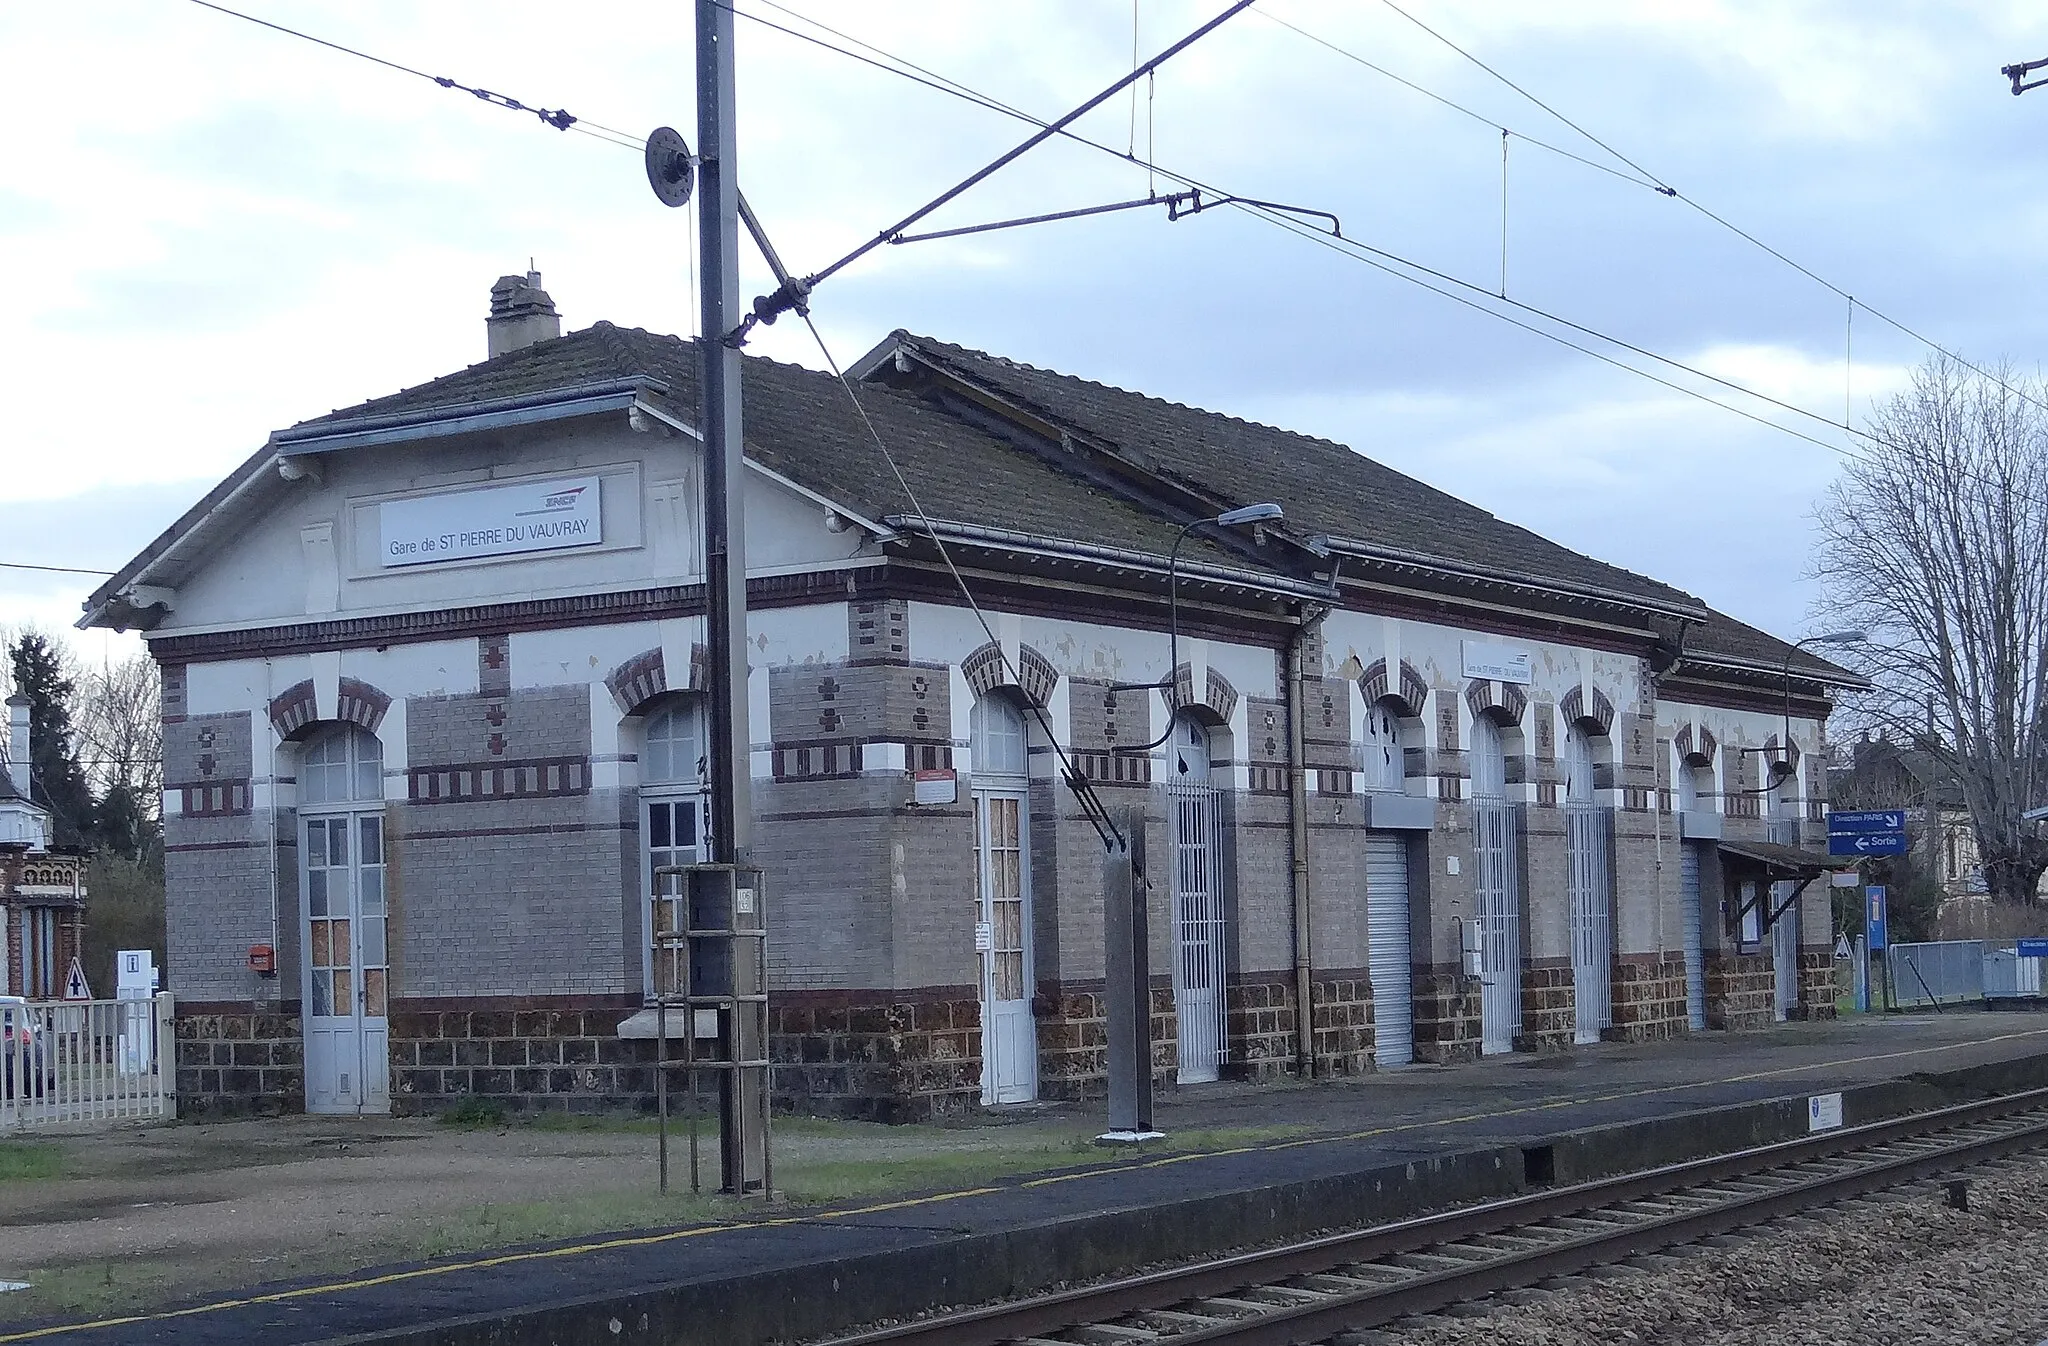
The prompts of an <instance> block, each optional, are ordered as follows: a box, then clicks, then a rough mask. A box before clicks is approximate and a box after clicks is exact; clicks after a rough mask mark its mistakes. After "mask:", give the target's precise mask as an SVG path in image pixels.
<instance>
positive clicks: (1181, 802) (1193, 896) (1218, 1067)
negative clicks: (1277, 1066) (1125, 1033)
mask: <svg viewBox="0 0 2048 1346" xmlns="http://www.w3.org/2000/svg"><path fill="white" fill-rule="evenodd" d="M1168 748H1169V751H1168V753H1167V772H1168V775H1167V784H1166V796H1167V803H1168V807H1169V808H1170V809H1171V810H1172V814H1173V943H1174V952H1175V956H1174V960H1173V1007H1174V1014H1175V1018H1176V1020H1177V1022H1178V1024H1179V1034H1178V1036H1179V1042H1180V1061H1179V1066H1180V1070H1179V1079H1180V1082H1181V1083H1183V1084H1199V1083H1203V1082H1205V1081H1208V1080H1213V1079H1216V1078H1217V1077H1218V1076H1219V1075H1221V1073H1222V1068H1223V1052H1224V1008H1225V1006H1224V954H1225V948H1224V943H1225V934H1226V932H1225V928H1224V915H1223V883H1222V875H1223V857H1222V855H1221V853H1220V850H1219V846H1218V840H1219V838H1218V833H1219V832H1221V831H1222V817H1223V808H1222V800H1221V797H1220V796H1219V794H1218V791H1217V789H1216V786H1215V783H1214V774H1215V773H1214V767H1213V765H1212V763H1213V758H1212V755H1211V751H1210V742H1209V731H1208V730H1207V729H1206V728H1204V727H1203V726H1202V724H1201V723H1200V722H1198V721H1197V720H1195V719H1194V718H1192V717H1191V716H1187V715H1182V716H1180V717H1178V718H1177V719H1175V721H1174V724H1173V735H1172V737H1171V738H1170V739H1169V740H1168Z"/></svg>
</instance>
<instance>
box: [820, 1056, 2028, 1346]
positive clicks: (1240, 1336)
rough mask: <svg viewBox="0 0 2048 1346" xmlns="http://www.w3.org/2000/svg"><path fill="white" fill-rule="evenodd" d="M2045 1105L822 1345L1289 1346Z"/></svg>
mask: <svg viewBox="0 0 2048 1346" xmlns="http://www.w3.org/2000/svg"><path fill="white" fill-rule="evenodd" d="M2044 1147H2048V1090H2038V1091H2034V1092H2030V1093H2024V1094H2014V1095H2010V1096H2007V1097H2003V1098H1997V1099H1988V1100H1985V1101H1982V1102H1978V1103H1969V1104H1964V1105H1962V1106H1960V1107H1954V1108H1946V1109H1942V1110H1940V1111H1937V1112H1928V1113H1920V1114H1917V1115H1914V1116H1911V1117H1902V1118H1899V1119H1896V1120H1894V1121H1888V1122H1879V1123H1875V1124H1872V1125H1868V1126H1861V1127H1855V1128H1850V1129H1846V1130H1842V1131H1833V1132H1826V1133H1822V1134H1820V1135H1816V1136H1809V1137H1805V1138H1803V1139H1800V1140H1794V1141H1788V1142H1784V1143H1782V1144H1778V1145H1769V1146H1764V1147H1762V1148H1759V1149H1753V1150H1744V1151H1741V1152H1738V1153H1735V1154H1729V1155H1720V1156H1716V1157H1714V1158H1710V1159H1700V1160H1694V1161H1691V1162H1688V1163H1683V1164H1674V1165H1670V1166H1668V1167H1665V1168H1659V1169H1652V1170H1648V1171H1646V1172H1642V1173H1631V1174H1625V1175H1623V1176H1620V1177H1616V1178H1607V1179H1602V1180H1600V1181H1598V1182H1589V1183H1583V1184H1579V1185H1575V1186H1571V1187H1563V1188H1555V1189H1549V1190H1544V1191H1539V1192H1535V1193H1532V1194H1529V1195H1526V1196H1520V1197H1515V1198H1511V1199H1509V1200H1505V1201H1497V1202H1489V1203H1487V1204H1485V1205H1480V1206H1472V1207H1467V1208H1464V1209H1460V1210H1454V1211H1449V1212H1446V1213H1443V1214H1439V1215H1431V1216H1426V1217H1422V1218H1419V1219H1413V1220H1404V1221H1401V1222H1400V1223H1397V1224H1390V1225H1380V1226H1375V1227H1373V1228H1369V1229H1362V1230H1356V1231H1350V1232H1346V1233H1341V1234H1333V1235H1327V1236H1324V1237H1321V1238H1317V1239H1312V1240H1309V1241H1306V1242H1302V1243H1295V1244H1289V1245H1285V1246H1282V1247H1277V1248H1271V1249H1263V1250H1260V1251H1257V1252H1250V1253H1242V1254H1238V1255H1234V1256H1229V1257H1223V1258H1218V1259H1215V1260H1212V1261H1206V1262H1197V1263H1191V1264H1188V1265H1184V1266H1177V1267H1171V1268H1168V1269H1166V1270H1162V1271H1154V1272H1148V1273H1145V1274H1142V1275H1138V1276H1131V1277H1127V1278H1124V1279H1120V1280H1114V1281H1107V1282H1102V1283H1098V1284H1093V1285H1088V1286H1083V1287H1080V1288H1077V1289H1070V1290H1063V1291H1058V1292H1055V1293H1052V1294H1047V1295H1040V1296H1035V1297H1031V1298H1025V1299H1018V1300H1013V1301H1007V1302H1004V1303H1001V1304H992V1305H987V1306H984V1307H980V1308H974V1309H966V1310H961V1311H956V1312H951V1313H946V1314H943V1315H937V1316H933V1317H930V1318H924V1319H919V1320H917V1321H915V1322H907V1323H899V1324H894V1325H891V1326H888V1327H884V1328H879V1329H875V1330H872V1331H867V1332H862V1333H859V1334H857V1335H854V1336H845V1337H838V1338H834V1339H833V1341H832V1343H831V1346H998V1344H999V1343H1025V1344H1026V1346H1119V1344H1121V1343H1145V1342H1171V1343H1173V1346H1197V1343H1210V1342H1215V1343H1229V1346H1296V1344H1297V1343H1303V1342H1315V1341H1319V1340H1322V1339H1325V1338H1328V1337H1331V1336H1334V1335H1336V1334H1338V1333H1340V1332H1345V1331H1358V1330H1364V1329H1368V1328H1372V1327H1376V1326H1379V1325H1382V1324H1386V1323H1390V1322H1393V1321H1395V1320H1397V1319H1400V1318H1403V1317H1406V1316H1408V1315H1410V1314H1420V1313H1431V1312H1435V1311H1437V1310H1440V1309H1444V1308H1448V1307H1450V1306H1451V1305H1454V1304H1458V1303H1461V1302H1466V1301H1470V1300H1474V1299H1478V1298H1482V1297H1484V1296H1486V1295H1489V1294H1493V1293H1495V1292H1497V1291H1501V1290H1507V1289H1513V1288H1516V1287H1521V1286H1528V1285H1534V1284H1537V1283H1538V1282H1541V1281H1545V1280H1548V1279H1550V1278H1552V1277H1556V1276H1564V1275H1570V1274H1572V1273H1574V1272H1579V1271H1584V1270H1586V1269H1588V1268H1591V1267H1595V1266H1600V1265H1605V1264H1612V1263H1616V1262H1622V1261H1626V1260H1627V1259H1629V1258H1632V1257H1638V1256H1641V1255H1643V1254H1647V1253H1654V1252H1658V1251H1660V1250H1663V1249H1666V1248H1671V1247H1674V1246H1677V1245H1681V1244H1686V1243H1691V1242H1693V1241H1695V1240H1698V1239H1702V1238H1706V1237H1709V1236H1712V1235H1715V1234H1722V1233H1727V1232H1729V1231H1732V1230H1736V1229H1740V1228H1743V1227H1745V1226H1749V1225H1755V1224H1760V1223H1762V1222H1764V1221H1767V1220H1771V1219H1775V1218H1777V1217H1779V1216H1783V1215H1790V1214H1793V1213H1795V1212H1797V1211H1801V1210H1807V1209H1811V1208H1813V1207H1816V1206H1824V1205H1828V1204H1831V1203H1834V1202H1837V1201H1841V1200H1844V1199H1846V1198H1849V1197H1854V1196H1859V1195H1863V1194H1865V1193H1869V1192H1875V1191H1881V1190H1884V1189H1886V1188H1891V1187H1897V1186H1900V1185H1903V1184H1907V1183H1911V1182H1914V1181H1917V1180H1921V1179H1924V1178H1928V1177H1931V1176H1933V1175H1935V1174H1938V1173H1942V1172H1947V1171H1951V1170H1954V1169H1957V1168H1964V1167H1968V1166H1970V1165H1973V1164H1978V1163H1982V1162H1985V1161H1987V1160H1991V1159H1996V1158H1999V1157H2002V1156H2005V1155H2009V1154H2016V1153H2019V1152H2022V1151H2026V1150H2032V1149H2039V1148H2044Z"/></svg>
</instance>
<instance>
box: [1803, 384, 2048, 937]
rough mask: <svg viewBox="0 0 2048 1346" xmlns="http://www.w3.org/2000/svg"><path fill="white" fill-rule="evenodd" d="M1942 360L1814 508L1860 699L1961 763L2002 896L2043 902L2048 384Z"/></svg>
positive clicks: (1886, 721) (2046, 856) (1904, 736)
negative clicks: (1852, 643)
mask: <svg viewBox="0 0 2048 1346" xmlns="http://www.w3.org/2000/svg"><path fill="white" fill-rule="evenodd" d="M1989 374H1990V377H1985V376H1983V375H1980V374H1977V373H1975V372H1973V371H1972V370H1970V369H1969V368H1967V367H1965V366H1963V365H1962V364H1960V363H1958V362H1956V361H1953V360H1950V359H1947V358H1945V357H1938V358H1936V359H1934V360H1931V361H1929V362H1928V363H1927V364H1926V365H1923V366H1922V367H1921V368H1919V369H1918V370H1916V371H1915V372H1914V375H1913V381H1912V385H1911V387H1909V388H1908V389H1907V390H1906V391H1904V392H1902V393H1899V394H1898V395H1896V396H1895V397H1893V398H1892V399H1891V400H1890V401H1889V402H1887V403H1885V404H1883V405H1882V406H1880V407H1879V408H1878V409H1877V410H1876V412H1875V413H1874V414H1873V415H1872V417H1871V435H1872V436H1873V437H1874V439H1875V441H1876V442H1874V443H1868V444H1866V445H1864V446H1863V447H1862V448H1861V450H1860V452H1859V457H1858V459H1857V460H1853V461H1851V462H1850V463H1848V464H1847V465H1846V466H1845V467H1844V468H1843V471H1842V475H1841V477H1840V478H1839V479H1838V480H1837V481H1836V482H1835V484H1834V485H1833V486H1832V487H1830V488H1829V490H1828V492H1827V494H1826V496H1825V497H1824V498H1823V500H1822V503H1821V505H1820V508H1819V510H1818V511H1817V513H1816V519H1817V523H1818V525H1819V533H1820V539H1819V544H1818V549H1817V555H1816V563H1815V573H1816V576H1817V578H1818V579H1819V580H1820V581H1821V585H1822V608H1823V610H1825V611H1826V612H1827V614H1828V619H1829V622H1830V624H1842V625H1853V626H1858V627H1861V628H1863V629H1864V630H1865V631H1867V632H1869V633H1870V643H1869V644H1867V645H1865V646H1862V647H1846V653H1847V661H1848V662H1851V663H1853V664H1860V665H1861V670H1862V671H1863V672H1865V673H1866V674H1868V675H1869V677H1870V678H1871V680H1872V681H1873V682H1874V683H1875V684H1876V687H1877V690H1876V691H1875V692H1874V693H1872V694H1871V695H1869V696H1868V697H1865V698H1862V699H1861V701H1860V703H1858V704H1857V705H1855V706H1853V707H1852V708H1851V709H1852V713H1858V714H1861V715H1862V716H1864V717H1866V718H1867V719H1868V720H1871V721H1874V722H1876V723H1877V724H1879V725H1881V726H1884V727H1885V728H1886V729H1887V730H1888V731H1889V732H1890V733H1891V734H1892V735H1893V737H1895V738H1898V739H1899V740H1901V741H1905V742H1912V741H1921V742H1924V743H1925V745H1926V746H1927V747H1928V749H1929V750H1930V751H1932V752H1934V753H1935V754H1936V755H1937V756H1939V757H1942V758H1944V759H1946V760H1947V761H1948V762H1949V764H1950V765H1951V766H1952V767H1953V769H1954V771H1955V773H1956V777H1957V780H1958V782H1959V784H1960V786H1961V791H1962V796H1963V802H1964V804H1965V806H1966V807H1967V808H1968V810H1969V814H1970V823H1971V827H1972V828H1973V830H1974V831H1975V832H1976V834H1977V847H1978V853H1979V857H1980V859H1981V861H1982V863H1983V866H1984V878H1985V883H1986V885H1987V886H1988V887H1989V888H1990V890H1991V892H1992V894H1993V895H1994V896H1995V897H1999V898H2003V899H2005V900H2008V901H2016V902H2018V901H2030V900H2032V898H2033V896H2034V891H2035V886H2036V884H2037V883H2038V882H2039V880H2040V877H2041V874H2042V871H2043V870H2044V869H2048V837H2044V836H2043V835H2042V834H2041V832H2040V830H2039V829H2038V828H2037V827H2035V826H2034V825H2033V824H2030V823H2026V822H2023V821H2022V819H2021V814H2022V813H2024V812H2025V811H2026V810H2027V809H2029V808H2033V807H2036V806H2038V805H2041V804H2044V803H2048V798H2044V793H2048V760H2044V753H2048V741H2044V735H2048V720H2044V715H2048V705H2044V693H2048V411H2044V409H2043V408H2044V407H2048V387H2044V386H2043V385H2042V384H2041V383H2040V382H2039V381H2038V380H2027V379H2024V378H2022V377H2021V376H2019V374H2018V373H2017V372H2016V371H2015V370H2013V369H2012V368H2011V367H2010V366H2000V367H1997V368H1995V369H1993V370H1990V371H1989Z"/></svg>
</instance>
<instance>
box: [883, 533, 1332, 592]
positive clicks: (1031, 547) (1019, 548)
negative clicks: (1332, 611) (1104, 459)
mask: <svg viewBox="0 0 2048 1346" xmlns="http://www.w3.org/2000/svg"><path fill="white" fill-rule="evenodd" d="M882 522H884V523H886V524H888V525H889V526H890V527H891V528H896V529H900V530H902V531H904V532H911V533H922V534H924V535H926V536H928V537H935V538H953V539H957V540H958V541H961V542H974V543H981V544H983V545H985V546H991V547H999V548H1001V549H1003V550H1005V551H1015V552H1023V553H1027V554H1030V555H1036V556H1056V557H1062V558H1066V559H1073V560H1086V561H1099V562H1102V563H1103V564H1105V565H1113V566H1121V567H1123V568H1124V569H1127V570H1143V571H1147V572H1150V573H1152V574H1158V575H1163V574H1165V573H1166V570H1167V561H1166V558H1164V557H1161V556H1156V555H1154V554H1153V553H1151V552H1142V551H1132V550H1131V549H1129V548H1127V547H1105V546H1102V545H1100V544H1098V543H1093V542H1070V541H1067V540H1065V539H1063V538H1048V537H1041V536H1038V535H1036V534H1032V533H1020V532H1016V531H1014V530H1012V529H1008V528H985V527H982V526H981V525H979V524H971V523H956V522H954V521H952V520H950V519H926V518H923V517H922V516H919V515H915V514H890V515H886V516H884V518H883V520H882ZM1174 569H1175V571H1176V572H1177V573H1179V574H1180V575H1182V576H1185V577H1187V578H1199V579H1208V580H1211V581H1214V582H1217V583H1221V584H1230V585H1235V586H1237V587H1239V588H1245V589H1256V590H1259V591H1261V592H1264V593H1272V594H1284V595H1286V596H1287V597H1289V598H1313V599H1318V600H1322V601H1325V602H1328V601H1333V600H1335V599H1337V598H1338V597H1339V594H1338V593H1337V590H1336V589H1335V588H1334V587H1333V586H1329V585H1321V584H1309V583H1305V582H1303V581H1301V580H1291V579H1287V578H1285V577H1283V576H1279V575H1264V574H1260V573H1259V572H1257V571H1253V570H1239V569H1236V568H1235V567H1232V566H1219V565H1209V564H1206V563H1204V562H1201V561H1182V562H1180V563H1179V564H1178V565H1177V566H1175V567H1174Z"/></svg>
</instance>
